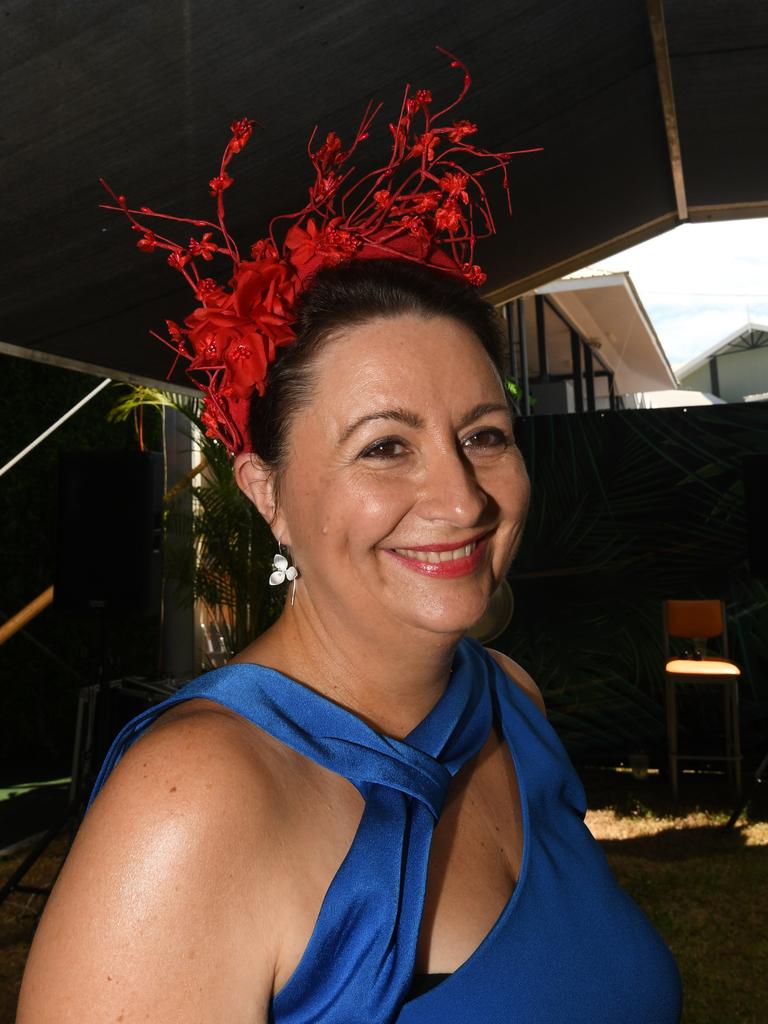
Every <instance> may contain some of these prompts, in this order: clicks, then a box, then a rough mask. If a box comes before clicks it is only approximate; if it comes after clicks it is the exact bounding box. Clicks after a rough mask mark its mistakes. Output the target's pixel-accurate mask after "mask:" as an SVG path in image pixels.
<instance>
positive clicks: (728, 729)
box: [723, 679, 735, 786]
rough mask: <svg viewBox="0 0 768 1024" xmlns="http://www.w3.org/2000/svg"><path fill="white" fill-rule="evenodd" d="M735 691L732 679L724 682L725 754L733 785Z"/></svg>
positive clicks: (728, 774)
mask: <svg viewBox="0 0 768 1024" xmlns="http://www.w3.org/2000/svg"><path fill="white" fill-rule="evenodd" d="M732 704H733V693H732V688H731V681H730V679H726V680H724V682H723V723H724V725H725V756H726V758H727V759H728V760H727V761H726V762H725V763H726V766H727V773H726V774H727V777H728V782H729V783H730V785H731V786H733V785H734V783H735V778H734V763H733V710H732Z"/></svg>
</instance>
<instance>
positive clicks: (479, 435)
mask: <svg viewBox="0 0 768 1024" xmlns="http://www.w3.org/2000/svg"><path fill="white" fill-rule="evenodd" d="M511 440H512V439H511V438H510V437H509V435H508V434H506V433H505V432H504V431H503V430H499V429H498V428H497V427H485V428H484V429H483V430H476V431H475V432H474V434H470V436H469V437H465V438H464V440H463V441H462V442H461V446H462V448H470V449H472V450H480V451H482V450H484V449H486V448H505V447H506V446H507V445H509V444H510V443H511Z"/></svg>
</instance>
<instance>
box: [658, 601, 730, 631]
mask: <svg viewBox="0 0 768 1024" xmlns="http://www.w3.org/2000/svg"><path fill="white" fill-rule="evenodd" d="M664 614H665V616H666V621H667V633H669V635H670V636H681V637H697V638H699V639H701V640H704V639H706V638H707V637H711V636H720V635H721V633H722V632H723V606H722V604H721V602H720V601H717V600H696V601H665V602H664Z"/></svg>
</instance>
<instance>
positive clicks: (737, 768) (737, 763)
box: [731, 679, 741, 796]
mask: <svg viewBox="0 0 768 1024" xmlns="http://www.w3.org/2000/svg"><path fill="white" fill-rule="evenodd" d="M731 711H732V715H733V717H732V719H731V721H732V729H733V755H734V758H735V760H734V762H733V767H734V779H735V782H736V794H737V796H741V729H740V723H739V680H738V679H734V680H733V682H732V684H731Z"/></svg>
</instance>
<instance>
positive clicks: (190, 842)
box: [17, 702, 277, 1024]
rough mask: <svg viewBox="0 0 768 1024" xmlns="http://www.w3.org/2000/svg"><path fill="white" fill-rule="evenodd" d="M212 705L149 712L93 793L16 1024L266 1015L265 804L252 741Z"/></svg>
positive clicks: (200, 1023)
mask: <svg viewBox="0 0 768 1024" xmlns="http://www.w3.org/2000/svg"><path fill="white" fill-rule="evenodd" d="M196 703H198V705H199V703H200V702H196ZM182 707H183V706H182ZM211 708H212V710H197V711H195V712H191V713H189V714H183V713H182V714H181V715H179V716H177V717H175V718H170V719H169V720H168V721H167V722H164V721H163V719H162V718H161V719H160V720H159V721H158V723H157V724H156V726H155V727H154V728H153V729H152V730H151V731H150V732H148V733H147V734H145V736H143V737H142V738H141V739H140V740H138V741H137V743H136V744H135V745H134V746H133V747H132V748H131V749H130V750H129V751H128V752H127V753H126V755H125V756H124V758H123V759H122V760H121V761H120V763H119V764H118V766H117V767H116V768H115V770H114V771H113V773H112V775H111V776H110V777H109V779H108V780H107V783H106V785H105V787H104V788H103V790H102V791H101V792H100V794H99V796H98V797H97V799H96V800H95V801H94V804H93V806H92V807H91V809H90V811H89V812H88V814H87V816H86V818H85V820H84V822H83V824H82V826H81V828H80V831H79V833H78V836H77V838H76V840H75V843H74V845H73V847H72V850H71V852H70V855H69V857H68V859H67V862H66V864H65V865H64V868H63V870H62V873H61V875H60V877H59V880H58V881H57V883H56V886H55V888H54V891H53V893H52V894H51V897H50V899H49V901H48V905H47V907H46V910H45V913H44V915H43V917H42V919H41V921H40V925H39V927H38V930H37V934H36V935H35V939H34V943H33V945H32V949H31V951H30V956H29V959H28V962H27V969H26V972H25V975H24V980H23V984H22V990H21V996H20V1001H19V1010H18V1018H17V1024H53V1022H56V1024H69V1022H73V1024H74V1022H77V1024H107V1022H109V1024H112V1022H115V1024H132V1022H134V1021H136V1022H144V1024H146V1022H150V1024H177V1022H178V1024H218V1022H221V1024H241V1022H242V1024H258V1022H259V1021H260V1020H261V1021H266V1020H267V1006H268V1002H269V998H270V993H271V989H272V983H273V978H274V965H275V962H276V950H275V944H276V941H277V939H276V936H275V929H274V921H275V913H274V910H275V908H274V906H271V905H270V899H271V898H272V899H273V898H274V896H270V893H272V892H273V890H274V888H275V887H274V886H273V885H272V882H273V879H271V878H270V867H269V865H270V863H271V862H272V861H273V858H272V857H271V851H270V849H269V847H270V835H271V834H272V829H271V827H270V825H271V824H272V823H273V822H274V815H275V814H276V812H277V808H275V807H274V806H272V804H274V803H275V798H274V795H273V790H272V789H271V787H270V785H269V778H268V772H266V771H264V772H261V771H259V770H258V758H255V757H254V749H253V748H254V744H253V738H252V737H250V736H248V735H247V733H246V732H244V730H243V726H242V724H240V723H238V722H237V721H234V720H233V719H232V718H231V717H228V716H227V715H226V714H221V713H219V712H218V711H217V710H216V709H215V705H211Z"/></svg>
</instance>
